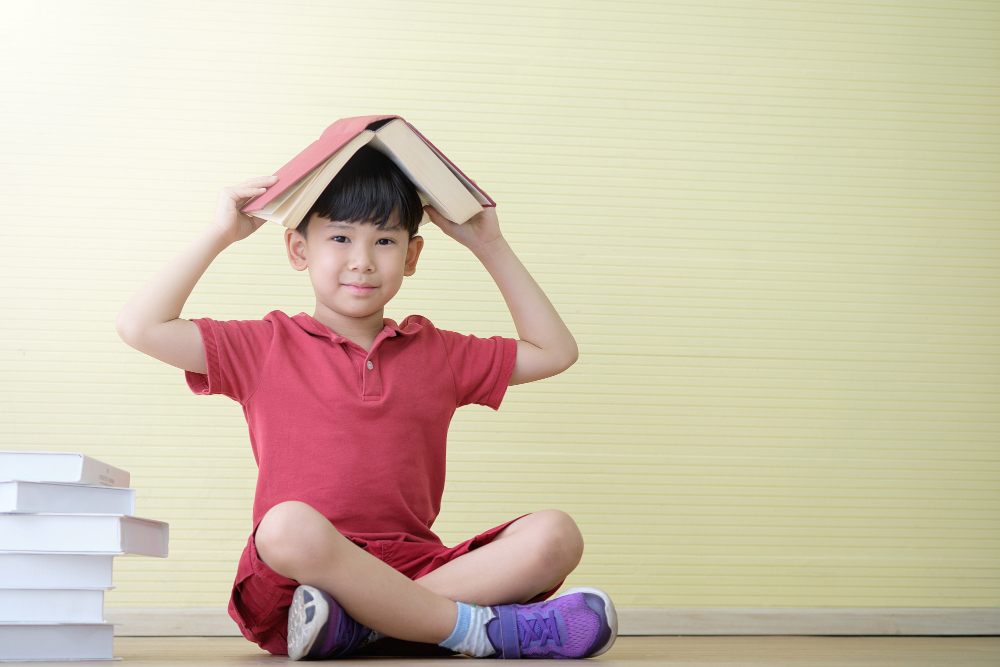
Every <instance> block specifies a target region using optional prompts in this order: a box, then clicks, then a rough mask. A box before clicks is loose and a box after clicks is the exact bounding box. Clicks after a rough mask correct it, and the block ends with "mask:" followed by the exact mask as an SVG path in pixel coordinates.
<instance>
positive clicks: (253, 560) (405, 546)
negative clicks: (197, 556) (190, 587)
mask: <svg viewBox="0 0 1000 667" xmlns="http://www.w3.org/2000/svg"><path fill="white" fill-rule="evenodd" d="M525 516H527V515H525ZM520 518H522V517H518V519H520ZM514 521H517V519H514V520H512V521H508V522H507V523H505V524H503V525H500V526H497V527H496V528H491V529H490V530H487V531H486V532H485V533H482V534H480V535H477V536H475V537H473V538H472V539H471V540H466V541H465V542H462V543H461V544H459V545H457V546H454V547H446V546H444V545H441V544H430V543H427V542H404V541H394V540H381V541H372V542H368V541H365V540H362V539H358V538H353V537H347V536H345V537H347V539H349V540H351V541H352V542H354V543H355V544H357V545H358V546H359V547H361V548H362V549H364V550H365V551H367V552H368V553H370V554H371V555H373V556H375V557H376V558H378V559H379V560H381V561H383V562H384V563H386V564H388V565H390V566H391V567H392V568H393V569H395V570H398V571H399V572H402V573H403V574H404V575H406V576H407V577H409V578H410V579H419V578H420V577H422V576H424V575H425V574H429V573H431V572H433V571H434V570H436V569H438V568H439V567H441V566H442V565H444V564H445V563H448V562H450V561H452V560H454V559H456V558H458V557H459V556H462V555H464V554H467V553H469V552H470V551H472V550H473V549H477V548H479V547H481V546H483V545H486V544H489V543H490V542H492V541H493V540H494V539H495V538H496V536H497V535H498V534H499V533H500V531H502V530H503V529H504V528H506V527H507V526H509V525H510V524H512V523H514ZM298 586H299V582H297V581H295V580H294V579H289V578H288V577H285V576H282V575H280V574H278V573H277V572H275V571H274V570H272V569H271V568H269V567H268V566H267V565H265V564H264V561H262V560H261V559H260V558H259V557H258V556H257V545H256V544H255V543H254V536H253V535H251V536H250V539H249V540H247V546H246V548H245V549H243V555H242V556H241V557H240V564H239V566H238V567H237V568H236V583H235V584H233V592H232V596H231V597H230V598H229V615H230V616H232V618H233V620H234V621H236V625H238V626H239V628H240V632H242V633H243V636H244V637H246V638H247V639H249V640H250V641H252V642H254V643H256V644H257V645H258V646H260V647H261V648H262V649H264V650H265V651H269V652H270V653H274V654H276V655H287V654H288V645H287V644H286V641H285V639H286V631H287V626H288V607H289V606H291V604H292V595H293V594H294V593H295V589H296V588H297V587H298ZM559 586H562V582H559V584H558V585H556V587H555V588H553V589H552V590H550V591H546V592H544V593H542V594H540V595H538V596H536V597H534V598H533V599H532V600H531V602H538V601H541V600H545V599H548V598H549V597H551V596H552V595H553V594H554V593H555V592H556V591H557V590H558V589H559Z"/></svg>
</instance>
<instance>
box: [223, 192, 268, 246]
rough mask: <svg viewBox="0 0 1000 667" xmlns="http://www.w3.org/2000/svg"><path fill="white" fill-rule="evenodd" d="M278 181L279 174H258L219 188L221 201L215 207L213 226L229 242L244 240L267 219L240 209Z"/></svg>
mask: <svg viewBox="0 0 1000 667" xmlns="http://www.w3.org/2000/svg"><path fill="white" fill-rule="evenodd" d="M277 182H278V178H277V176H258V177H256V178H248V179H247V180H245V181H243V182H242V183H240V184H238V185H234V186H232V187H228V188H222V189H221V190H219V203H218V204H217V205H216V207H215V218H214V219H213V220H212V227H213V228H214V229H215V230H216V231H217V232H218V233H219V235H220V236H221V237H222V238H223V239H225V240H226V241H227V242H228V243H235V242H236V241H242V240H243V239H245V238H246V237H248V236H250V235H251V234H253V233H254V232H255V231H257V230H258V229H260V226H261V225H263V224H264V222H265V221H264V220H262V219H261V218H255V217H253V216H251V215H247V214H246V213H240V209H241V208H243V207H244V206H246V204H247V202H249V201H250V200H251V199H253V198H254V197H257V196H259V195H262V194H264V192H265V191H266V190H267V188H268V187H270V186H272V185H274V184H275V183H277Z"/></svg>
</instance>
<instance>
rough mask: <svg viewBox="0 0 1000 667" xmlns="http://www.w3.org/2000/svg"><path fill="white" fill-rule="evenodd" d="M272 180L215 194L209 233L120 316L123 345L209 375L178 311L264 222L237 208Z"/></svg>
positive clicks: (197, 336) (197, 337)
mask: <svg viewBox="0 0 1000 667" xmlns="http://www.w3.org/2000/svg"><path fill="white" fill-rule="evenodd" d="M275 182H276V179H275V177H274V176H262V177H259V178H251V179H248V180H246V181H243V182H242V183H240V184H239V185H235V186H233V187H230V188H223V189H222V190H221V191H220V192H219V203H218V206H217V207H216V210H215V218H214V219H213V220H212V224H211V225H210V226H209V227H208V229H206V230H205V231H204V232H202V233H201V235H200V236H198V238H196V239H195V240H194V241H193V242H192V243H191V244H190V245H189V246H188V247H187V248H185V249H184V250H182V251H181V253H180V254H179V255H177V256H176V257H174V258H173V259H172V260H171V261H170V263H168V264H167V265H166V266H165V267H163V268H162V269H161V270H160V272H159V273H157V274H156V275H155V276H153V277H152V278H151V279H150V281H149V282H148V283H146V284H145V285H144V286H143V287H142V289H140V290H139V291H138V292H137V293H136V295H135V296H133V297H132V298H131V299H130V300H129V302H128V303H126V304H125V306H124V307H123V308H122V310H121V312H120V313H119V314H118V319H117V320H116V321H115V329H117V331H118V335H119V336H121V339H122V340H123V341H125V343H126V344H128V345H129V346H130V347H133V348H135V349H137V350H139V351H140V352H142V353H144V354H148V355H149V356H151V357H153V358H155V359H159V360H160V361H163V362H166V363H168V364H170V365H171V366H176V367H177V368H182V369H184V370H186V371H193V372H195V373H205V372H206V371H207V368H206V366H205V347H204V345H203V343H202V341H201V333H200V332H199V331H198V325H197V324H195V323H194V322H192V321H190V320H185V319H181V317H180V314H181V310H182V309H183V308H184V303H185V302H186V301H187V299H188V297H189V296H191V292H192V291H193V290H194V286H195V285H196V284H197V283H198V280H199V279H200V278H201V276H202V274H204V273H205V270H206V269H207V268H208V266H209V265H210V264H211V263H212V262H213V261H214V260H215V258H216V257H218V256H219V253H221V252H222V251H223V250H225V249H226V248H227V247H229V246H230V245H231V244H233V243H235V242H236V241H240V240H242V239H245V238H246V237H247V236H250V234H252V233H254V232H255V231H256V230H257V229H258V228H260V226H261V225H262V224H263V223H264V221H263V220H261V219H260V218H253V217H250V216H247V215H245V214H243V213H240V212H239V209H240V208H241V207H242V206H244V205H246V203H247V202H248V201H249V200H250V199H251V198H253V197H256V196H258V195H260V194H262V193H263V192H264V190H265V189H266V187H267V186H271V185H274V183H275Z"/></svg>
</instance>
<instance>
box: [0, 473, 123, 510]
mask: <svg viewBox="0 0 1000 667" xmlns="http://www.w3.org/2000/svg"><path fill="white" fill-rule="evenodd" d="M0 512H30V513H39V512H54V513H67V514H127V515H129V516H131V515H133V514H135V489H123V488H119V487H112V486H93V485H90V484H66V483H62V482H22V481H8V482H0Z"/></svg>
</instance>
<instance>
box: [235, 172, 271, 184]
mask: <svg viewBox="0 0 1000 667" xmlns="http://www.w3.org/2000/svg"><path fill="white" fill-rule="evenodd" d="M277 180H278V176H277V175H276V174H271V175H270V176H254V177H253V178H248V179H247V180H245V181H243V182H242V183H239V184H237V186H236V187H240V186H243V185H247V186H253V187H256V186H259V185H273V184H274V182H277Z"/></svg>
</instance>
